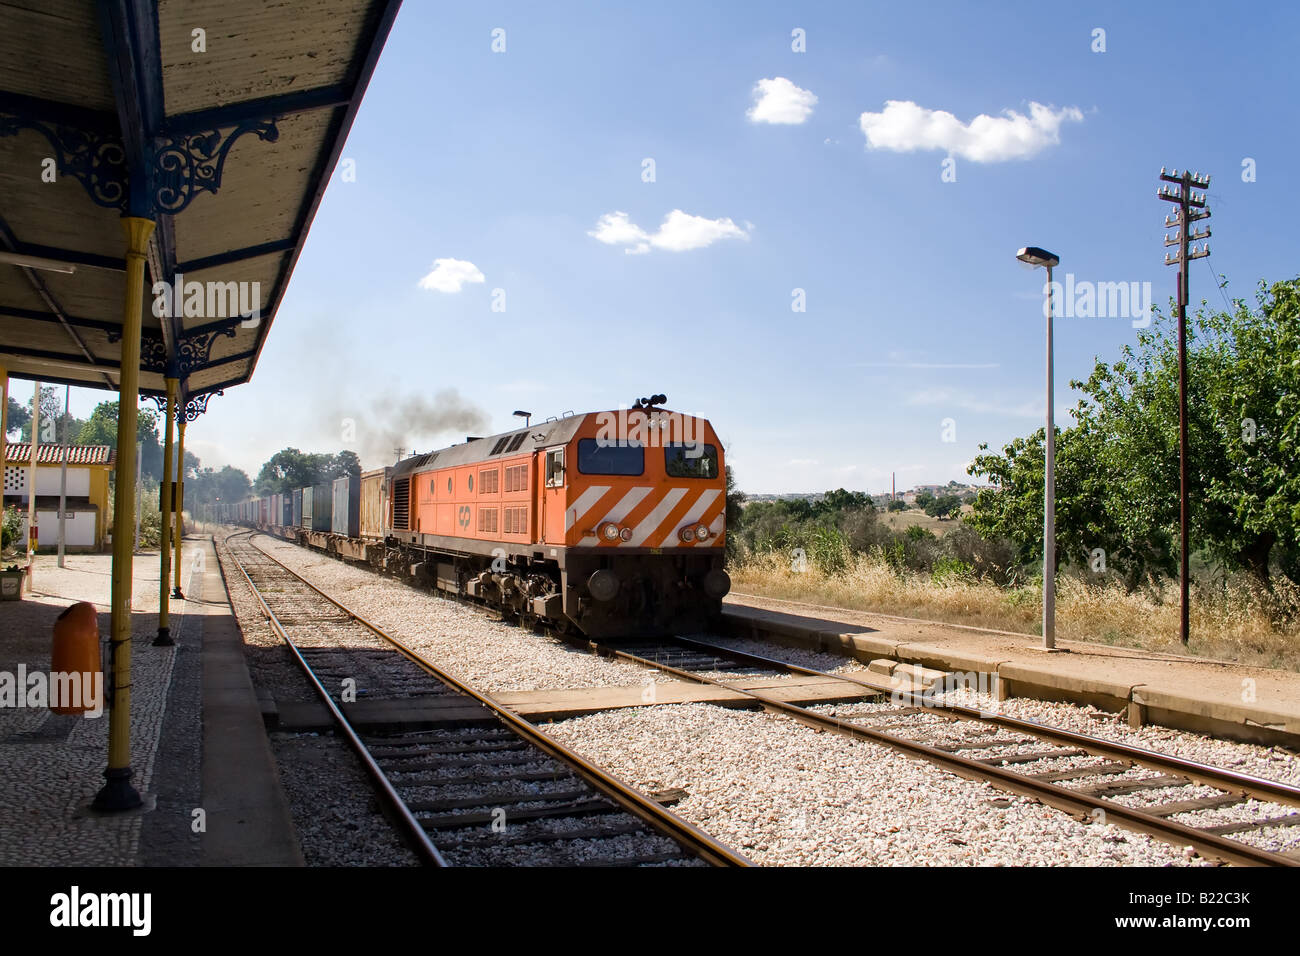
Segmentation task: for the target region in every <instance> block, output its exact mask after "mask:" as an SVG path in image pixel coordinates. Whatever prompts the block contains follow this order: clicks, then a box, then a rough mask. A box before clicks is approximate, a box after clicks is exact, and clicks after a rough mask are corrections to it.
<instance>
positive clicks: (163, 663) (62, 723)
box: [0, 535, 303, 866]
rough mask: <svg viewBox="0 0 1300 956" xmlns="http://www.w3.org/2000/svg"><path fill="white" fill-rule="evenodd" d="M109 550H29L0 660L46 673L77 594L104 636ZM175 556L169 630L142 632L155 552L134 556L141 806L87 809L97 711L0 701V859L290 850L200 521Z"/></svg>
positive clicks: (99, 762)
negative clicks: (29, 586) (177, 580)
mask: <svg viewBox="0 0 1300 956" xmlns="http://www.w3.org/2000/svg"><path fill="white" fill-rule="evenodd" d="M111 566H112V558H111V556H110V555H107V554H76V555H72V554H70V555H68V556H67V558H66V567H64V568H62V569H61V568H59V567H58V566H57V559H56V557H55V556H53V555H38V556H37V558H36V565H35V568H34V574H33V585H34V587H33V591H32V593H25V594H24V595H23V600H21V601H5V602H0V672H8V673H10V674H17V673H20V670H19V669H20V667H21V668H23V669H24V670H25V672H26V673H27V674H31V673H33V672H35V671H43V672H45V673H46V674H48V673H49V668H50V649H51V643H52V634H53V627H54V621H55V619H56V618H57V617H58V615H59V614H60V613H62V611H63V609H64V608H66V607H68V606H69V605H71V604H74V603H76V602H78V601H90V602H92V603H93V604H95V606H96V608H97V609H98V610H99V612H100V614H99V619H100V639H101V642H102V641H104V640H106V638H107V636H108V631H109V592H110V581H111ZM181 569H182V574H181V584H182V590H183V592H184V593H185V599H184V600H181V599H173V600H172V602H171V621H170V627H171V635H172V638H173V640H174V641H175V642H176V644H175V646H174V647H153V646H152V642H153V640H154V638H155V637H156V636H157V633H158V584H159V582H158V577H159V556H158V552H157V551H153V552H146V553H141V554H137V555H136V557H135V561H134V581H133V588H132V608H133V614H132V633H133V640H132V649H131V659H132V679H131V685H132V700H131V767H132V770H133V771H134V775H133V777H132V784H133V785H134V786H135V788H136V789H137V790H138V791H139V792H140V794H141V795H142V796H143V797H144V801H145V802H144V806H143V807H142V808H140V809H139V810H134V811H129V812H126V813H118V814H111V815H103V814H97V813H94V812H93V811H91V810H90V809H89V807H90V802H91V800H92V799H93V798H94V796H95V794H96V793H97V792H98V791H99V789H100V787H101V786H102V785H103V782H104V779H103V772H104V768H105V767H106V766H107V758H108V729H109V717H108V713H107V711H105V713H104V714H103V715H102V716H100V717H97V718H92V717H89V716H62V715H57V714H53V713H51V712H50V711H49V710H48V709H47V708H45V707H28V706H4V707H0V866H221V865H231V866H254V865H301V864H302V862H303V858H302V851H301V848H300V846H299V843H298V838H297V834H296V832H295V830H294V827H293V822H292V818H291V816H290V812H289V805H288V802H287V800H286V799H285V795H284V792H283V790H282V788H281V786H280V781H279V778H278V775H277V772H276V766H275V761H274V759H273V758H272V755H271V751H270V747H269V743H268V740H267V736H266V733H265V730H264V729H263V725H262V720H261V715H260V711H259V708H258V704H257V700H256V698H255V696H254V694H253V688H252V683H251V681H250V679H249V675H248V669H247V665H246V663H245V657H244V650H243V638H242V636H241V634H240V631H239V628H238V626H237V624H236V622H235V618H234V616H233V614H232V613H231V608H230V603H229V599H228V597H227V593H226V587H225V582H224V580H223V578H222V575H221V566H220V564H219V563H218V562H217V557H216V552H215V550H214V548H213V546H212V541H211V539H210V538H209V537H206V536H203V537H201V536H197V535H192V536H187V537H186V539H185V541H184V543H183V552H182V559H181ZM104 664H105V666H107V664H108V662H107V660H105V662H104ZM236 768H237V769H236Z"/></svg>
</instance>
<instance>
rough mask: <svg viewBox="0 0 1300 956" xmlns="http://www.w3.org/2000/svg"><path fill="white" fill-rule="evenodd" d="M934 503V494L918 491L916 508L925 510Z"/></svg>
mask: <svg viewBox="0 0 1300 956" xmlns="http://www.w3.org/2000/svg"><path fill="white" fill-rule="evenodd" d="M932 501H934V494H933V493H932V492H929V491H918V492H917V493H916V506H917V507H918V508H920V509H922V510H924V509H925V508H927V507H929V505H930V503H931V502H932Z"/></svg>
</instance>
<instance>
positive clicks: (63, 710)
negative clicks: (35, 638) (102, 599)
mask: <svg viewBox="0 0 1300 956" xmlns="http://www.w3.org/2000/svg"><path fill="white" fill-rule="evenodd" d="M103 694H104V679H103V676H102V675H101V674H100V659H99V613H98V612H97V611H96V610H95V605H93V604H91V603H90V602H89V601H82V602H81V603H80V604H74V605H72V607H70V608H68V609H67V610H66V611H64V612H63V613H62V614H60V615H59V617H58V620H56V621H55V622H54V647H53V649H52V650H51V652H50V710H52V711H54V713H56V714H84V713H85V712H86V711H88V710H101V709H102V708H103V705H104V701H103Z"/></svg>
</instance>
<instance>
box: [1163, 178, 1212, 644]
mask: <svg viewBox="0 0 1300 956" xmlns="http://www.w3.org/2000/svg"><path fill="white" fill-rule="evenodd" d="M1160 178H1161V180H1162V181H1164V182H1167V183H1173V184H1174V185H1175V186H1176V187H1177V188H1176V189H1174V188H1171V187H1169V186H1161V187H1160V192H1159V193H1157V196H1158V197H1159V198H1160V199H1163V200H1164V201H1165V202H1172V203H1176V204H1177V211H1176V212H1175V213H1174V215H1173V216H1166V217H1165V228H1166V229H1168V228H1172V227H1174V226H1177V227H1178V234H1177V235H1176V236H1174V237H1173V238H1172V239H1171V238H1170V237H1169V234H1168V233H1166V234H1165V245H1166V246H1175V245H1176V246H1178V254H1177V256H1171V255H1170V254H1169V253H1166V254H1165V265H1167V266H1171V265H1177V266H1178V533H1179V551H1180V552H1181V553H1180V554H1179V564H1180V567H1179V616H1178V637H1179V639H1180V640H1181V641H1182V642H1183V644H1184V645H1186V644H1187V642H1188V640H1189V639H1190V637H1191V627H1190V624H1191V615H1190V608H1191V604H1190V591H1191V586H1190V584H1191V578H1190V558H1191V543H1190V534H1189V525H1190V521H1189V512H1188V480H1187V462H1188V458H1189V452H1188V441H1187V300H1188V298H1189V294H1188V277H1187V264H1188V263H1189V262H1191V261H1192V260H1193V259H1202V258H1204V257H1205V256H1208V255H1209V254H1210V246H1209V244H1208V243H1202V245H1201V248H1200V249H1199V250H1197V249H1193V248H1191V243H1192V242H1194V241H1196V240H1200V239H1208V238H1209V236H1210V229H1209V227H1208V226H1207V227H1205V228H1204V229H1202V230H1201V231H1200V232H1195V233H1193V232H1191V231H1190V230H1191V224H1192V223H1194V222H1196V221H1197V220H1198V219H1208V218H1209V215H1210V211H1209V210H1208V209H1206V208H1205V194H1204V193H1201V194H1200V195H1199V196H1198V195H1196V194H1195V193H1193V192H1192V189H1193V187H1195V188H1198V189H1207V188H1208V187H1209V185H1210V177H1209V176H1204V177H1202V176H1201V175H1200V174H1199V173H1198V174H1193V173H1190V172H1188V171H1187V170H1183V172H1182V174H1181V175H1179V172H1178V170H1176V169H1175V170H1174V171H1173V172H1172V173H1169V172H1166V171H1165V170H1164V168H1161V170H1160Z"/></svg>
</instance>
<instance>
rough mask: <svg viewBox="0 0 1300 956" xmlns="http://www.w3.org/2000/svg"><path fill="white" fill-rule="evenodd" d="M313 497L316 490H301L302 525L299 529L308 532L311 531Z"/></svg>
mask: <svg viewBox="0 0 1300 956" xmlns="http://www.w3.org/2000/svg"><path fill="white" fill-rule="evenodd" d="M315 497H316V489H314V488H310V487H308V488H304V489H303V490H302V524H301V525H299V527H301V528H305V529H306V530H308V531H310V530H311V513H312V508H313V501H314V499H315Z"/></svg>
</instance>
